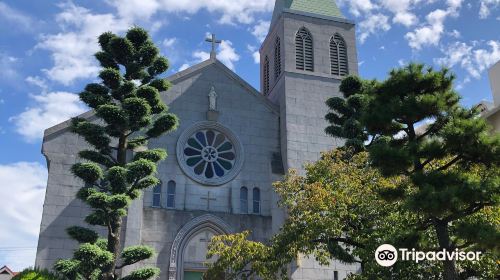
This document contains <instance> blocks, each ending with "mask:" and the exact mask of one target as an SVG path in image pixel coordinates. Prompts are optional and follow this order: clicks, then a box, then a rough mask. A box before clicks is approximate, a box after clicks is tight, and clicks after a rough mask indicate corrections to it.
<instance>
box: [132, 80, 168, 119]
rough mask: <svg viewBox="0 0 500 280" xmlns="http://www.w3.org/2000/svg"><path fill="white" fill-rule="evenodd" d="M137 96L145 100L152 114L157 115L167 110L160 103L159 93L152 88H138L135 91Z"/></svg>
mask: <svg viewBox="0 0 500 280" xmlns="http://www.w3.org/2000/svg"><path fill="white" fill-rule="evenodd" d="M137 96H138V97H141V98H144V99H146V100H147V102H148V103H149V106H151V108H152V111H153V113H154V114H159V113H161V112H163V111H164V110H166V108H167V107H166V106H165V104H163V102H162V101H161V98H160V92H159V91H158V90H157V89H156V88H154V87H152V86H142V87H140V88H139V89H138V90H137Z"/></svg>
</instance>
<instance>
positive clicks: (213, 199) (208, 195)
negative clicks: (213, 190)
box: [200, 192, 217, 210]
mask: <svg viewBox="0 0 500 280" xmlns="http://www.w3.org/2000/svg"><path fill="white" fill-rule="evenodd" d="M200 199H203V200H206V201H207V210H210V200H212V201H215V200H217V199H216V198H213V197H210V192H208V194H207V196H202V197H200Z"/></svg>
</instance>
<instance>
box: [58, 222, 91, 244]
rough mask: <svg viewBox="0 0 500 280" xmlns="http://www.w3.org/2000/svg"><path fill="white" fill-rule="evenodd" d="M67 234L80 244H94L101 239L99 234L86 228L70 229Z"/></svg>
mask: <svg viewBox="0 0 500 280" xmlns="http://www.w3.org/2000/svg"><path fill="white" fill-rule="evenodd" d="M66 232H67V233H68V235H69V236H71V238H73V239H74V240H76V241H78V242H79V243H92V244H93V243H95V242H96V241H97V239H98V238H99V235H98V234H97V232H95V231H93V230H91V229H88V228H84V227H78V226H73V227H69V228H67V229H66Z"/></svg>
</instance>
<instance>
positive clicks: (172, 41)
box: [162, 38, 177, 48]
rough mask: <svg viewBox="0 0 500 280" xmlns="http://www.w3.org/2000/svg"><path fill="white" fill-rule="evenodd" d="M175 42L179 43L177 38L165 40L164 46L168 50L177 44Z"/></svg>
mask: <svg viewBox="0 0 500 280" xmlns="http://www.w3.org/2000/svg"><path fill="white" fill-rule="evenodd" d="M175 42H177V38H165V40H163V42H162V44H163V46H164V47H166V48H171V47H172V46H173V45H174V44H175Z"/></svg>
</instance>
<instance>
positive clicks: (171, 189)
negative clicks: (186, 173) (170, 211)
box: [167, 181, 175, 208]
mask: <svg viewBox="0 0 500 280" xmlns="http://www.w3.org/2000/svg"><path fill="white" fill-rule="evenodd" d="M167 208H175V181H169V182H168V185H167Z"/></svg>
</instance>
